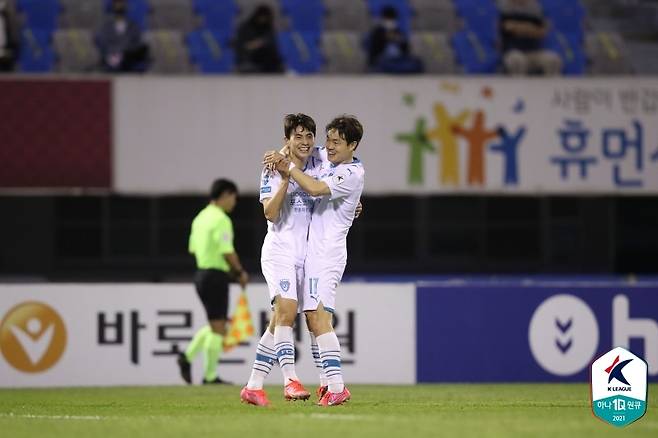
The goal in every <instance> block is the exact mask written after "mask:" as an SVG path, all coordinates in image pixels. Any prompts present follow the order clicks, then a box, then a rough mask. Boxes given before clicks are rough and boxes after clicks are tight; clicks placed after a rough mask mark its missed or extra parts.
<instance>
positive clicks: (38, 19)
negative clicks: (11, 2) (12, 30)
mask: <svg viewBox="0 0 658 438" xmlns="http://www.w3.org/2000/svg"><path fill="white" fill-rule="evenodd" d="M18 9H19V10H20V11H21V12H22V13H23V14H24V15H25V23H24V25H25V26H26V27H28V28H31V29H42V30H44V31H48V32H50V33H52V32H53V31H54V30H55V28H56V27H57V16H58V15H59V11H60V5H59V2H58V0H18Z"/></svg>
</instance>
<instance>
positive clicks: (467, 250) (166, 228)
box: [0, 195, 658, 281]
mask: <svg viewBox="0 0 658 438" xmlns="http://www.w3.org/2000/svg"><path fill="white" fill-rule="evenodd" d="M205 203H206V199H205V198H204V197H203V196H109V195H108V196H102V195H99V196H3V197H0V212H2V214H0V279H3V278H4V279H8V280H12V279H24V278H30V279H31V278H33V279H37V280H38V279H41V280H51V281H177V280H183V279H188V278H189V276H190V274H191V273H192V271H193V269H194V263H193V260H192V258H191V256H189V255H188V254H187V239H188V233H189V227H190V223H191V221H192V219H193V217H194V215H195V214H196V213H197V212H198V211H199V210H200V209H201V208H203V206H204V205H205ZM363 204H364V206H365V210H364V214H363V216H362V217H361V218H359V219H358V220H356V221H355V223H354V225H353V227H352V230H351V231H350V235H349V237H348V253H349V262H348V268H347V273H348V274H403V273H404V274H414V273H418V274H453V273H470V274H472V273H583V274H587V273H611V274H612V273H623V274H627V273H656V272H658V197H648V196H642V197H613V196H603V197H554V196H548V197H527V196H419V197H410V196H382V197H374V196H367V197H364V198H363ZM232 216H233V221H234V227H235V234H236V248H237V251H238V252H239V254H240V256H241V258H242V259H243V263H244V264H245V266H246V267H247V268H248V269H249V271H250V272H252V273H253V274H254V275H256V276H257V275H258V274H259V273H260V267H259V258H260V248H261V244H262V241H263V237H264V236H265V233H266V223H265V219H264V217H263V214H262V208H261V205H260V204H259V203H258V200H257V198H256V197H255V196H243V197H241V198H240V201H239V203H238V206H237V208H236V210H235V211H234V212H233V215H232Z"/></svg>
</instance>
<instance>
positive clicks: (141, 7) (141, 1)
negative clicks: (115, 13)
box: [105, 0, 149, 30]
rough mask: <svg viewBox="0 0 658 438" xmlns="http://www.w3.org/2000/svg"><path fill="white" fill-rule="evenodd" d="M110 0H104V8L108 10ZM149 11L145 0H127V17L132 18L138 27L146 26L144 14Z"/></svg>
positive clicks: (110, 3) (110, 4)
mask: <svg viewBox="0 0 658 438" xmlns="http://www.w3.org/2000/svg"><path fill="white" fill-rule="evenodd" d="M111 6H112V0H105V10H106V11H108V12H109V11H110V9H111ZM148 13H149V5H148V3H147V0H128V17H130V19H131V20H133V21H134V22H135V23H137V25H138V26H139V28H140V29H142V30H144V29H145V28H146V16H147V15H148Z"/></svg>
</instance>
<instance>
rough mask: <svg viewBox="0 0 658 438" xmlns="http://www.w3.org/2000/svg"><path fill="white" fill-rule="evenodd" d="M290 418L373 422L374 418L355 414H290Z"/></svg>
mask: <svg viewBox="0 0 658 438" xmlns="http://www.w3.org/2000/svg"><path fill="white" fill-rule="evenodd" d="M291 416H292V417H300V418H312V419H314V420H352V421H354V420H374V419H375V418H374V417H372V416H368V415H355V414H322V413H314V414H292V415H291Z"/></svg>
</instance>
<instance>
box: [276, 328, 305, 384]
mask: <svg viewBox="0 0 658 438" xmlns="http://www.w3.org/2000/svg"><path fill="white" fill-rule="evenodd" d="M274 349H275V350H276V357H277V358H278V359H279V367H280V368H281V373H282V374H283V382H284V385H287V384H288V381H289V380H299V377H297V373H296V372H295V343H294V341H293V337H292V327H288V326H285V325H277V326H276V327H274Z"/></svg>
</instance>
